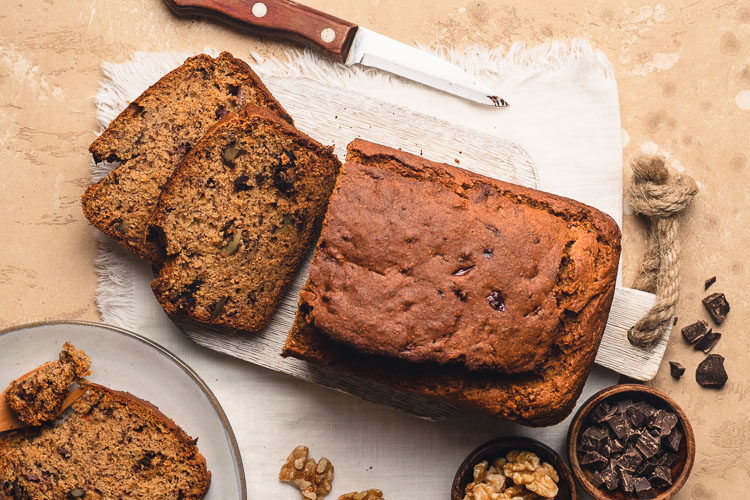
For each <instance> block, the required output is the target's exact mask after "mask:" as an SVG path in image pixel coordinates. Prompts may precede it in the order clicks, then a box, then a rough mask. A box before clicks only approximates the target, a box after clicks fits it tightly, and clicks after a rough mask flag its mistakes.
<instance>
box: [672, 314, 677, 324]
mask: <svg viewBox="0 0 750 500" xmlns="http://www.w3.org/2000/svg"><path fill="white" fill-rule="evenodd" d="M676 324H677V316H675V317H674V318H672V326H675V325H676Z"/></svg>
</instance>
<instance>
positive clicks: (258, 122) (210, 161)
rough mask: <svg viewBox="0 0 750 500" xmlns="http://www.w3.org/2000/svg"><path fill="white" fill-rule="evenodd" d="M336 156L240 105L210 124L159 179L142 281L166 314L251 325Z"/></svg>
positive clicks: (298, 245) (292, 260)
mask: <svg viewBox="0 0 750 500" xmlns="http://www.w3.org/2000/svg"><path fill="white" fill-rule="evenodd" d="M340 165H341V164H340V163H339V161H338V159H337V158H336V156H335V155H334V154H333V150H332V148H330V147H323V146H321V145H320V144H319V143H317V142H316V141H314V140H313V139H311V138H310V137H308V136H306V135H305V134H303V133H302V132H300V131H298V130H296V129H295V128H294V127H292V126H291V125H289V124H288V123H286V122H285V121H283V120H281V119H279V118H278V116H276V115H274V114H273V113H270V112H269V111H267V110H264V109H262V108H258V107H255V106H246V107H245V108H243V109H242V110H241V111H240V112H239V113H237V114H235V113H230V114H228V115H227V116H225V117H224V118H223V119H222V120H221V121H220V122H219V123H218V124H216V126H214V127H213V128H212V129H211V130H210V131H209V132H208V133H207V134H206V135H205V137H204V138H203V139H202V140H201V141H200V142H199V143H198V144H197V145H196V147H195V148H194V149H193V150H192V151H191V152H190V153H189V154H188V155H187V156H186V157H185V159H184V160H183V161H182V163H181V164H180V166H179V167H178V168H177V170H176V171H175V173H174V175H173V177H172V178H171V179H170V180H169V182H168V183H167V185H166V186H165V187H164V191H163V192H162V194H161V196H160V198H159V202H158V205H157V208H156V210H155V212H154V215H153V218H152V220H151V226H152V227H153V229H154V231H155V232H156V233H157V234H158V235H159V236H160V240H161V241H162V243H163V245H164V249H165V255H166V260H165V261H164V264H163V266H162V267H161V269H160V270H159V276H158V278H157V279H155V280H154V281H153V283H152V285H151V286H152V288H153V291H154V294H155V295H156V298H157V300H158V301H159V303H160V304H161V305H162V306H163V307H164V309H165V311H166V312H167V313H168V314H170V315H171V316H176V317H185V318H189V319H191V320H193V321H197V322H199V323H203V324H207V325H213V326H216V327H225V328H231V329H235V330H243V331H251V332H252V331H256V330H258V329H260V328H262V327H263V326H264V325H265V324H266V323H267V322H268V320H269V319H270V317H271V314H272V313H273V311H274V309H275V308H276V305H277V303H278V302H279V300H280V299H281V297H282V294H283V292H284V290H285V289H286V288H287V286H288V285H289V283H290V282H291V280H292V277H293V275H294V273H295V271H296V270H297V268H298V267H299V265H300V263H301V262H302V259H303V257H304V256H305V254H306V253H307V251H308V250H309V249H310V248H311V246H312V244H313V242H314V239H315V238H316V237H317V234H318V231H319V228H320V223H321V222H322V219H323V215H324V213H325V209H326V206H327V203H328V198H329V197H330V194H331V191H332V189H333V186H334V183H335V180H336V175H337V174H338V170H339V167H340Z"/></svg>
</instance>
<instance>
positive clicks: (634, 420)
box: [625, 401, 656, 428]
mask: <svg viewBox="0 0 750 500" xmlns="http://www.w3.org/2000/svg"><path fill="white" fill-rule="evenodd" d="M654 413H656V409H655V408H654V407H653V406H651V405H650V404H648V403H647V402H645V401H639V402H637V403H634V404H633V405H632V406H631V407H630V408H628V409H627V411H626V412H625V414H626V415H627V417H628V420H630V425H632V426H633V427H635V428H637V427H640V426H641V425H643V422H645V421H646V419H648V418H651V416H652V415H653V414H654Z"/></svg>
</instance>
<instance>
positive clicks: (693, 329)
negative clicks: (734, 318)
mask: <svg viewBox="0 0 750 500" xmlns="http://www.w3.org/2000/svg"><path fill="white" fill-rule="evenodd" d="M708 331H709V329H708V323H706V322H705V321H703V320H699V321H696V322H695V323H692V324H690V325H688V326H686V327H684V328H683V329H682V336H683V337H684V338H685V341H687V343H688V344H694V343H696V342H698V341H699V340H700V339H702V338H703V336H704V335H705V334H706V333H707V332H708Z"/></svg>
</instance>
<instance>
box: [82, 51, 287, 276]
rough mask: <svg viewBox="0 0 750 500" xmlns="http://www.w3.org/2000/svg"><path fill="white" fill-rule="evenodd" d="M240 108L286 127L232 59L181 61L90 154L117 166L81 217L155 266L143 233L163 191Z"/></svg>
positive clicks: (253, 78) (272, 102) (155, 251)
mask: <svg viewBox="0 0 750 500" xmlns="http://www.w3.org/2000/svg"><path fill="white" fill-rule="evenodd" d="M245 104H254V105H257V106H261V107H265V108H267V109H269V110H270V111H271V112H273V113H275V114H276V115H278V116H279V117H280V118H281V119H282V120H285V121H287V122H289V123H292V119H291V117H290V116H289V115H288V114H287V112H286V111H284V109H283V108H282V107H281V105H280V104H279V103H278V102H277V101H276V99H274V97H273V96H272V95H271V93H270V92H269V91H268V89H266V87H265V85H263V82H261V80H260V78H258V75H256V74H255V73H254V72H253V70H252V69H250V66H248V65H247V64H245V63H244V62H243V61H241V60H239V59H236V58H234V57H232V55H231V54H230V53H228V52H223V53H222V54H221V55H220V56H219V57H217V58H212V57H210V56H207V55H205V54H201V55H198V56H195V57H191V58H189V59H187V60H186V61H185V62H184V63H183V64H182V65H181V66H180V67H179V68H177V69H175V70H174V71H172V72H170V73H168V74H167V75H165V76H164V77H162V78H161V79H160V80H159V81H158V82H156V83H155V84H154V85H152V86H151V87H149V88H148V89H147V90H146V91H145V92H144V93H143V94H141V95H140V96H139V97H138V98H137V99H136V100H135V101H133V102H132V103H130V105H129V106H128V107H127V108H125V110H123V112H122V113H120V115H119V116H118V117H117V118H115V119H114V120H113V121H112V123H110V124H109V126H108V127H107V129H106V130H105V131H104V132H103V133H102V134H101V135H100V136H99V137H98V138H97V139H96V140H95V141H94V143H93V144H91V146H90V147H89V151H91V153H92V154H93V156H94V159H95V160H96V161H97V162H100V161H103V160H108V161H119V162H120V163H119V165H118V166H117V167H116V168H115V169H114V170H113V171H111V172H110V173H109V174H108V175H107V176H105V177H104V178H103V179H101V180H100V181H99V182H97V183H95V184H93V185H91V186H89V188H88V189H87V190H86V192H85V193H84V195H83V198H82V205H83V213H84V215H85V216H86V218H87V219H88V220H89V221H91V223H92V224H93V225H94V226H96V227H97V228H98V229H99V230H100V231H102V232H104V233H105V234H107V235H109V236H111V237H112V238H113V239H115V240H116V241H118V242H119V243H120V244H122V245H123V246H125V247H126V248H128V249H130V250H131V251H133V252H135V253H136V254H138V255H139V256H141V257H143V258H145V259H146V260H148V261H149V262H151V263H152V264H158V263H159V262H160V261H161V258H162V256H161V255H160V254H159V247H158V245H156V244H155V243H154V242H153V241H151V240H148V239H147V238H146V237H147V235H146V231H145V230H146V224H147V221H148V218H149V217H150V216H151V212H153V210H154V206H155V205H156V201H157V199H158V197H159V192H160V191H161V188H162V186H163V185H164V183H165V182H166V181H167V179H168V178H169V176H170V175H171V174H172V172H173V171H174V169H175V167H176V166H177V163H178V162H179V161H180V160H181V159H182V157H183V156H185V154H187V153H188V151H190V149H191V148H192V147H194V146H195V144H196V143H197V142H198V141H199V140H200V138H201V137H203V134H205V133H206V131H207V130H208V129H209V128H210V127H211V126H212V125H213V124H214V123H216V122H217V121H219V120H220V119H221V118H222V117H223V116H224V115H225V114H227V113H228V112H230V111H236V110H239V109H240V108H242V106H244V105H245Z"/></svg>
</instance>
